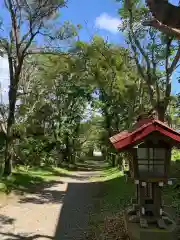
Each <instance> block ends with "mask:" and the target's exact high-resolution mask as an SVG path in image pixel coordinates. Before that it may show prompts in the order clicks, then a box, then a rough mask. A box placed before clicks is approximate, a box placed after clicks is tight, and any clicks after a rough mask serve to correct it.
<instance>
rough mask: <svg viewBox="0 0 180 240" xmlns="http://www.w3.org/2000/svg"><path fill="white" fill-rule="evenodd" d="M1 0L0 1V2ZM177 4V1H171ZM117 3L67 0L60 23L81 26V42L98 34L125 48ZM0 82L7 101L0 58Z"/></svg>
mask: <svg viewBox="0 0 180 240" xmlns="http://www.w3.org/2000/svg"><path fill="white" fill-rule="evenodd" d="M1 1H2V0H0V2H1ZM170 2H173V3H175V4H177V2H178V0H171V1H170ZM118 8H119V3H117V2H116V1H115V0H69V2H68V7H67V8H64V9H62V10H61V21H62V22H63V21H67V20H68V21H70V22H72V23H73V24H74V25H77V24H81V25H82V26H83V29H82V30H81V31H80V33H79V36H80V39H81V40H83V41H89V40H90V39H91V38H92V36H93V34H99V35H101V36H102V37H104V38H105V39H107V38H108V40H109V41H110V42H113V43H116V44H120V45H122V46H125V41H124V39H123V35H122V34H121V33H119V32H118V30H117V27H118V26H119V25H120V24H121V21H120V18H119V15H118ZM0 72H1V76H0V81H1V83H2V87H3V89H4V91H3V97H4V98H5V99H7V91H8V80H7V79H8V68H7V60H6V59H4V58H3V59H2V58H0ZM179 74H180V73H179V72H178V71H176V73H175V74H174V77H173V89H172V92H173V93H178V92H179V91H180V84H179V83H178V82H177V79H176V77H177V76H179Z"/></svg>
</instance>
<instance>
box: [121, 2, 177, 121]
mask: <svg viewBox="0 0 180 240" xmlns="http://www.w3.org/2000/svg"><path fill="white" fill-rule="evenodd" d="M120 14H121V17H122V20H123V27H122V29H121V30H122V31H124V33H125V35H126V39H127V43H128V44H129V45H130V47H131V49H132V52H133V58H134V59H135V62H136V66H137V69H138V72H139V74H140V75H141V77H142V79H143V80H144V82H145V83H146V84H147V87H148V95H149V101H150V103H151V106H152V108H153V109H154V110H155V111H156V113H157V116H158V118H159V119H160V120H162V121H164V119H165V113H166V110H167V107H168V104H169V102H170V100H171V80H172V73H173V72H174V70H175V69H176V67H177V63H178V61H179V56H180V54H179V53H180V47H179V44H178V42H176V41H175V40H173V38H172V37H168V36H166V35H164V34H162V33H159V32H158V31H157V30H155V29H153V28H152V27H147V28H144V27H143V26H142V25H141V23H140V21H141V20H142V21H143V19H146V18H147V17H148V16H149V12H148V9H147V8H146V7H145V6H144V5H143V4H142V3H141V2H140V1H135V2H133V3H132V4H131V6H130V7H129V8H127V6H126V5H125V4H124V5H123V6H122V8H121V9H120ZM144 39H145V41H144Z"/></svg>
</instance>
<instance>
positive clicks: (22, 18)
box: [0, 0, 72, 175]
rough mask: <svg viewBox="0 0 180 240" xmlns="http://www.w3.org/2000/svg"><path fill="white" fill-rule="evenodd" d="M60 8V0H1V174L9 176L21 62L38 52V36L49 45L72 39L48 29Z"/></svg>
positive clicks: (60, 31) (56, 30)
mask: <svg viewBox="0 0 180 240" xmlns="http://www.w3.org/2000/svg"><path fill="white" fill-rule="evenodd" d="M64 6H65V2H64V1H63V0H59V1H58V0H57V1H53V2H50V1H46V0H44V1H24V0H22V1H18V0H4V7H5V9H6V14H7V16H8V22H9V26H10V30H9V32H8V31H7V30H5V29H8V28H7V26H6V24H7V23H6V21H5V19H4V22H2V25H1V30H4V32H5V33H6V34H4V32H2V34H1V38H0V44H1V53H2V54H5V55H7V57H8V63H9V78H10V86H9V110H8V118H7V130H6V149H5V166H4V175H9V174H10V173H11V168H12V166H11V165H12V155H13V149H12V141H13V140H12V127H13V124H14V123H15V108H16V100H17V91H18V85H19V81H20V76H21V71H22V67H23V63H24V60H25V58H26V57H27V55H28V54H29V53H31V54H32V53H37V52H39V49H38V48H37V47H36V46H35V47H34V48H32V46H33V45H34V41H35V40H36V39H37V37H38V36H43V37H45V38H46V41H48V42H49V43H51V42H52V41H54V40H57V39H59V40H64V39H65V38H68V37H70V36H72V31H68V33H67V32H66V33H65V31H64V32H63V29H64V28H63V29H62V28H58V29H57V28H52V26H53V25H54V26H55V20H53V19H52V17H54V14H55V12H57V11H58V9H59V8H62V7H64ZM3 24H4V25H3ZM52 24H53V25H52ZM2 27H3V28H4V29H2ZM68 30H69V29H68ZM71 30H72V28H71ZM69 34H70V35H69ZM45 47H47V46H45V45H44V46H41V52H46V50H47V49H46V48H45Z"/></svg>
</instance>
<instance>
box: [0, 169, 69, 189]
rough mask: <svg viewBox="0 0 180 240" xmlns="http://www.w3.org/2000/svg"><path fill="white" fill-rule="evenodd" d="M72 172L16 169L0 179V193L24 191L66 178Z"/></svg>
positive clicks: (64, 170)
mask: <svg viewBox="0 0 180 240" xmlns="http://www.w3.org/2000/svg"><path fill="white" fill-rule="evenodd" d="M71 173H72V172H71V171H68V170H66V169H62V168H25V167H18V168H16V169H14V170H13V173H12V175H11V176H9V177H8V178H3V177H1V178H0V192H5V193H9V192H11V191H12V190H19V191H24V190H26V189H28V188H30V187H31V186H33V185H35V186H37V185H40V184H43V183H45V182H48V181H52V180H53V179H55V178H57V177H58V176H68V175H70V174H71Z"/></svg>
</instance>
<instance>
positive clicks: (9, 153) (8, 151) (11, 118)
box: [3, 86, 17, 176]
mask: <svg viewBox="0 0 180 240" xmlns="http://www.w3.org/2000/svg"><path fill="white" fill-rule="evenodd" d="M16 95H17V86H10V90H9V112H8V120H7V135H6V148H5V162H4V173H3V175H4V176H9V175H10V174H11V172H12V158H13V131H12V127H13V124H14V122H15V106H16Z"/></svg>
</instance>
